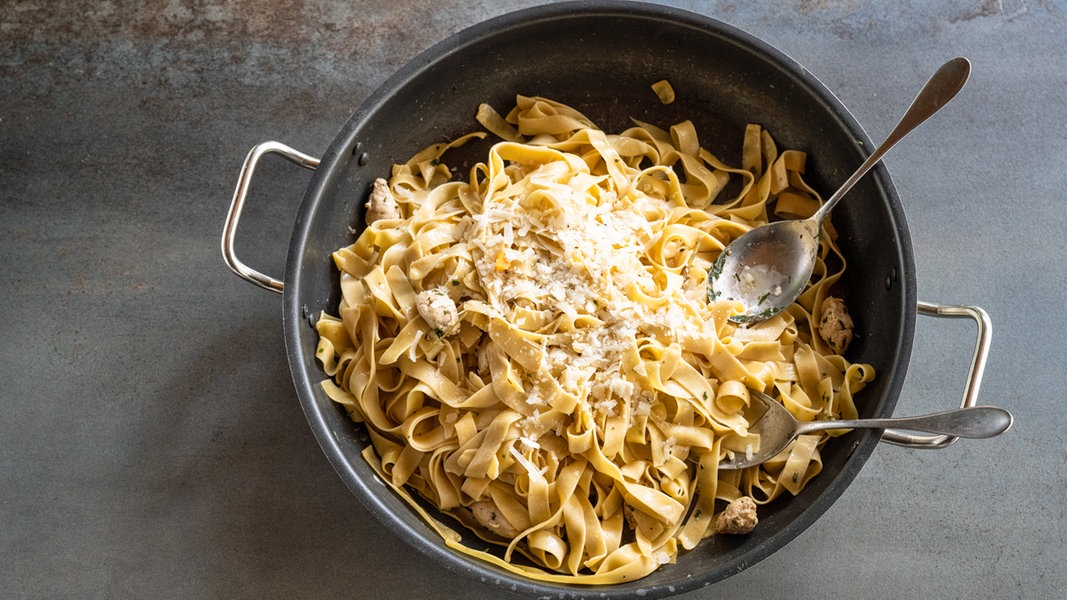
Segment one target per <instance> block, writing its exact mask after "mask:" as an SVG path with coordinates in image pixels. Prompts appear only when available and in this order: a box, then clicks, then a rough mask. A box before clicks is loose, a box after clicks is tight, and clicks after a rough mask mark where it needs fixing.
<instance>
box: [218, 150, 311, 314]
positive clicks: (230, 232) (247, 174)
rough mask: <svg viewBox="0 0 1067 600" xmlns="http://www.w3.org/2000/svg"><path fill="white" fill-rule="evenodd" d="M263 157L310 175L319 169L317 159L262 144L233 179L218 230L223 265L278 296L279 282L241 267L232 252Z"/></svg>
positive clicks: (253, 151)
mask: <svg viewBox="0 0 1067 600" xmlns="http://www.w3.org/2000/svg"><path fill="white" fill-rule="evenodd" d="M267 154H278V155H280V156H281V157H283V158H286V159H288V160H290V161H292V162H294V163H296V164H298V165H300V166H302V167H304V168H306V169H311V170H312V171H314V170H315V169H316V168H317V167H318V166H319V159H317V158H313V157H311V156H308V155H307V154H304V153H303V152H300V151H299V150H294V149H293V148H290V147H289V146H286V145H285V144H282V143H280V142H263V143H261V144H256V145H255V146H253V147H252V150H251V151H249V153H248V156H247V157H245V163H244V166H242V167H241V174H240V175H239V176H238V178H237V189H235V190H234V192H233V200H232V201H231V202H230V210H229V212H228V213H227V214H226V225H225V227H223V229H222V258H223V259H224V260H225V261H226V266H228V267H230V270H231V271H233V272H234V273H236V274H237V276H238V277H240V278H241V279H244V280H245V281H248V282H250V283H253V284H255V285H258V286H259V287H261V288H263V289H267V290H270V291H272V292H277V293H279V294H280V293H282V290H283V289H284V288H285V284H284V283H282V282H281V280H278V279H275V278H273V277H271V276H269V275H264V274H263V273H260V272H259V271H256V270H255V269H253V268H251V267H249V266H248V265H246V264H244V263H243V262H241V259H239V258H237V254H236V253H235V252H234V249H233V241H234V239H235V238H236V237H237V223H238V221H240V219H241V211H243V210H244V205H245V198H246V197H247V196H248V190H249V189H251V187H252V175H253V174H254V173H255V170H256V165H257V164H259V159H261V158H263V157H264V156H266V155H267Z"/></svg>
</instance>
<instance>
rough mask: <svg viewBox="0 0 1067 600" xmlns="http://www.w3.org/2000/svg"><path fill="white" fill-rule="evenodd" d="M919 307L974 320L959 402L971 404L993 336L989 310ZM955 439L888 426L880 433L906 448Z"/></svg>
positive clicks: (925, 311) (928, 312) (922, 310)
mask: <svg viewBox="0 0 1067 600" xmlns="http://www.w3.org/2000/svg"><path fill="white" fill-rule="evenodd" d="M918 309H919V314H920V315H927V316H931V317H948V318H959V317H967V318H970V319H972V320H974V322H975V324H976V325H977V326H978V335H977V340H976V341H975V345H974V354H973V355H972V356H971V368H970V371H969V373H968V375H967V383H966V385H965V386H964V387H963V402H962V403H961V404H960V407H961V408H967V407H969V406H974V405H975V403H976V401H977V399H978V388H979V387H981V385H982V376H983V374H984V373H985V364H986V358H987V357H988V356H989V341H990V339H991V338H992V336H993V322H992V321H991V320H990V319H989V314H988V313H986V311H984V310H982V309H981V308H979V307H977V306H953V305H946V304H931V303H929V302H919V304H918ZM958 439H959V438H958V437H955V436H951V435H914V434H910V433H904V432H903V431H898V430H895V429H887V430H885V431H884V432H883V433H882V441H883V442H889V443H890V444H896V445H898V446H906V447H908V448H930V449H936V448H944V447H946V446H949V445H951V444H953V443H955V441H956V440H958Z"/></svg>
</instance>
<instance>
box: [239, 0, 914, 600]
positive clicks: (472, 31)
mask: <svg viewBox="0 0 1067 600" xmlns="http://www.w3.org/2000/svg"><path fill="white" fill-rule="evenodd" d="M660 79H667V80H669V81H670V82H671V84H672V85H673V87H674V89H675V90H676V92H677V101H676V102H675V103H674V104H671V105H668V106H664V105H663V104H661V103H660V102H659V101H658V99H657V98H656V97H655V95H654V94H653V93H651V91H650V88H649V86H650V85H651V84H652V83H653V82H656V81H658V80H660ZM516 94H524V95H539V96H546V97H549V98H552V99H555V100H558V101H561V102H564V103H566V104H569V105H571V106H573V107H575V108H576V109H578V110H579V111H581V112H582V113H584V114H585V115H587V116H588V117H590V118H591V119H592V120H593V121H594V122H595V123H597V124H598V125H599V126H600V127H601V128H603V129H605V130H607V131H620V130H621V129H623V128H625V127H626V126H628V125H629V123H630V121H629V119H630V118H631V117H635V118H638V119H641V120H645V121H649V122H651V123H653V124H657V125H660V126H663V127H667V126H670V125H671V124H674V123H676V122H678V121H681V120H684V119H691V120H693V121H694V123H695V124H696V126H697V130H698V131H699V132H700V135H701V142H702V144H703V145H704V146H705V147H707V148H709V149H710V150H711V151H712V152H714V153H716V154H718V155H720V156H721V157H722V158H724V159H725V160H727V161H728V162H729V161H733V162H737V160H738V156H737V154H738V153H739V149H740V147H741V138H742V132H743V129H744V126H745V124H746V123H750V122H754V123H760V124H762V125H763V126H764V127H766V128H768V129H769V130H770V131H771V133H772V134H773V135H774V136H775V139H776V140H777V142H778V143H779V146H780V147H786V148H795V149H799V150H804V151H806V152H808V154H809V169H808V172H807V173H806V179H807V180H808V181H809V182H810V183H812V184H813V185H814V186H815V187H816V189H819V190H821V191H823V192H824V195H828V193H827V192H829V191H832V190H833V189H835V188H836V187H837V186H838V185H839V184H840V183H841V182H842V181H843V180H844V179H845V178H846V177H847V176H848V175H849V174H850V173H851V172H852V171H853V170H854V169H855V168H856V167H857V166H858V165H859V164H860V163H861V162H862V161H863V159H864V158H865V151H866V149H870V148H872V147H873V146H872V145H871V143H870V140H869V139H868V137H867V135H866V134H865V133H864V131H863V129H862V128H861V127H860V126H859V124H858V123H857V122H856V120H855V119H854V118H853V117H852V115H850V114H849V112H848V111H847V110H846V109H845V108H844V107H843V106H842V105H841V103H840V102H839V101H838V99H837V98H836V97H834V95H833V94H832V93H831V92H830V91H829V90H827V89H826V87H825V86H823V85H822V84H821V83H820V82H819V81H818V80H817V79H816V78H815V76H813V75H812V74H811V73H809V72H808V71H806V70H805V69H804V68H803V67H802V66H800V65H799V64H797V63H796V62H794V61H793V60H792V59H790V58H789V57H788V56H786V55H784V54H783V53H781V52H779V51H778V50H776V49H774V48H773V47H771V46H770V45H768V44H767V43H765V42H763V41H761V40H759V39H757V38H756V37H753V36H752V35H749V34H747V33H745V32H743V31H740V30H738V29H736V28H734V27H731V26H729V25H726V24H724V23H721V22H719V21H716V20H713V19H710V18H705V17H701V16H698V15H694V14H691V13H688V12H684V11H681V10H677V9H672V8H667V7H662V6H653V5H644V4H632V3H622V2H581V3H564V4H553V5H548V6H542V7H538V8H534V9H530V10H525V11H520V12H516V13H512V14H508V15H505V16H503V17H500V18H496V19H493V20H491V21H488V22H484V23H481V24H478V25H475V26H473V27H471V28H469V29H467V30H465V31H462V32H461V33H458V34H456V35H455V36H453V37H451V38H449V39H447V40H445V41H443V42H441V43H439V44H437V45H436V46H434V47H432V48H430V49H429V50H427V51H426V52H424V53H422V54H421V55H419V56H418V57H417V58H415V59H414V60H412V61H411V62H410V63H409V64H408V65H407V66H405V67H404V68H403V69H401V70H400V71H399V72H397V73H396V74H395V75H394V76H393V77H392V78H390V79H389V80H388V81H386V82H385V83H384V84H383V85H382V86H381V87H380V88H379V89H378V90H377V91H375V92H374V93H373V94H372V95H371V96H370V97H369V98H368V99H367V100H366V101H365V102H364V103H363V104H362V106H360V108H359V109H358V110H357V111H356V112H355V114H353V115H352V117H351V118H350V119H349V121H348V122H347V123H346V124H345V125H344V127H343V129H342V130H341V131H340V133H339V134H338V135H337V137H336V138H335V139H334V141H333V143H332V144H331V145H330V147H329V149H328V150H327V152H326V154H325V156H324V157H323V158H322V159H321V161H320V162H319V163H318V165H317V169H316V172H315V174H314V176H313V179H312V182H311V184H310V186H309V188H308V190H307V194H306V196H305V198H304V201H303V204H302V205H301V207H300V209H299V212H298V217H297V221H296V225H295V228H294V231H293V235H292V240H291V244H290V248H289V255H288V262H287V266H286V271H285V286H284V327H285V341H286V347H287V350H288V354H289V362H290V367H291V370H292V376H293V379H294V381H295V384H296V389H297V393H298V395H299V398H300V402H301V404H302V406H303V409H304V412H305V414H306V415H307V419H308V421H309V423H310V425H311V428H312V429H313V430H314V433H315V435H316V437H317V439H318V441H319V443H320V444H321V446H322V448H323V450H324V451H325V453H326V455H327V457H328V458H329V460H330V462H331V463H332V464H333V466H334V468H335V469H336V470H337V472H338V473H339V474H340V476H341V478H342V479H343V480H344V481H345V483H346V484H347V485H348V486H349V487H350V488H351V490H352V491H353V493H354V494H355V495H356V496H357V497H358V498H359V499H360V501H361V502H362V503H363V504H364V505H366V507H367V509H368V510H369V511H370V512H371V513H373V514H374V515H375V516H376V517H377V518H378V519H380V520H381V521H382V522H383V523H384V524H385V525H386V526H388V528H389V529H391V530H392V531H393V532H395V533H396V535H398V536H400V537H401V538H402V539H404V540H405V541H406V542H408V543H410V544H411V545H412V546H414V547H415V548H417V549H418V550H419V551H420V552H421V553H422V554H423V555H425V556H428V557H430V558H431V559H433V560H436V561H438V562H440V563H441V564H443V565H444V566H446V567H447V568H449V569H452V570H453V571H457V572H460V573H463V574H466V575H469V576H471V577H472V578H474V579H475V580H482V581H486V582H489V583H492V584H495V585H498V586H500V587H501V588H504V589H508V590H512V591H518V592H522V593H527V594H531V595H537V596H551V597H553V598H579V597H605V595H606V596H608V597H612V598H654V597H661V596H666V595H670V594H676V593H682V592H685V591H688V590H692V589H696V588H699V587H703V586H705V585H707V584H709V583H711V582H715V581H718V580H721V579H723V578H725V577H728V576H730V575H732V574H734V573H737V572H739V571H741V570H743V569H745V568H746V567H749V566H751V565H753V564H755V563H756V562H758V561H760V560H761V559H763V558H765V557H767V556H769V555H770V554H771V553H773V552H775V551H777V550H779V549H780V548H782V547H783V546H784V545H785V544H786V543H788V542H789V541H791V540H792V539H794V538H795V537H796V536H797V535H799V534H800V533H801V532H802V531H804V529H806V528H807V527H808V526H809V525H811V524H812V523H813V522H814V521H815V520H816V519H818V518H819V516H820V515H822V514H823V512H825V511H826V509H827V508H829V507H830V505H831V504H832V503H833V502H834V501H835V500H836V499H837V498H838V497H839V496H840V495H841V493H842V492H844V490H845V488H847V487H848V485H849V484H850V483H851V482H852V480H853V479H854V478H855V477H856V474H857V473H858V472H859V470H860V468H861V467H862V466H863V464H864V463H865V462H866V461H867V459H868V457H869V456H870V454H871V452H872V451H873V450H874V448H875V446H876V445H877V443H878V441H879V436H878V433H877V432H870V431H866V432H861V431H856V432H853V433H850V434H848V435H845V436H843V437H840V438H837V439H835V440H833V441H831V442H829V444H828V446H827V448H826V450H825V451H824V453H823V460H824V461H825V462H824V468H823V472H822V473H821V474H820V475H819V476H818V477H816V478H815V479H814V480H813V481H812V482H811V484H809V485H808V487H807V489H805V490H804V491H803V492H802V493H801V494H800V495H799V496H798V497H796V498H782V499H780V500H778V501H776V502H774V503H772V504H771V505H769V506H767V507H764V508H762V509H761V513H760V523H759V526H758V527H757V528H756V530H755V531H754V532H753V533H751V534H750V535H747V536H714V537H712V538H709V539H708V540H706V541H705V542H704V543H702V545H700V546H698V547H697V548H696V549H695V550H693V551H691V552H689V553H686V554H683V555H681V556H680V557H679V559H678V561H677V563H676V564H673V565H664V566H663V567H662V568H661V569H659V570H658V571H656V572H655V573H653V574H652V575H650V576H648V577H647V578H644V579H641V580H639V581H634V582H630V583H626V584H620V585H612V586H606V587H593V588H591V587H577V586H562V585H554V584H545V583H538V582H534V581H530V580H527V579H524V578H521V577H519V576H517V575H514V574H512V573H510V572H506V571H503V570H501V569H498V568H496V567H494V566H492V565H490V564H487V563H484V562H480V561H476V560H473V559H470V558H468V557H465V556H462V555H460V554H458V553H455V552H453V551H451V550H449V549H447V548H446V547H445V546H444V545H443V543H442V541H441V539H440V538H439V537H438V535H437V534H436V533H435V532H434V531H433V530H431V529H430V528H429V527H428V526H427V525H426V524H425V523H424V522H423V521H422V519H421V518H420V517H419V516H418V515H417V514H416V513H415V512H414V511H413V510H412V509H411V508H410V507H409V506H408V505H407V504H406V503H405V502H404V501H403V500H401V499H400V498H398V497H396V496H395V495H394V494H393V493H392V492H391V490H390V489H389V488H388V487H387V486H385V485H383V484H382V483H381V482H379V481H376V476H375V475H374V473H373V471H372V470H371V468H370V467H369V466H368V465H367V464H366V462H365V461H364V460H363V458H362V457H361V456H360V453H361V451H362V450H363V448H364V447H365V446H366V445H367V444H368V443H369V441H368V438H367V437H366V435H365V434H364V433H363V431H362V430H361V428H360V427H358V426H356V425H354V424H353V423H352V422H351V421H350V420H349V418H348V416H347V415H346V413H345V411H344V410H342V409H341V408H339V407H338V406H336V405H335V404H334V403H332V402H331V401H330V400H329V399H328V398H327V397H326V396H325V395H324V394H323V393H322V392H321V390H320V389H319V382H320V381H321V380H322V379H324V377H325V376H324V374H323V372H322V371H321V369H320V368H319V365H318V364H317V363H316V361H315V358H314V355H315V346H316V342H317V339H318V336H317V335H316V332H315V330H314V328H313V327H312V325H311V319H313V318H314V316H315V315H317V314H319V312H320V311H327V312H330V313H334V314H335V313H336V307H337V303H338V300H339V290H338V287H337V272H336V271H335V269H334V267H333V265H332V261H331V260H330V254H331V252H333V251H334V250H336V249H338V248H340V247H343V246H346V245H348V244H350V243H352V241H353V240H354V234H353V232H352V230H351V228H352V227H356V228H357V229H358V228H359V227H361V226H362V215H361V214H358V211H359V209H358V208H356V207H358V206H360V205H362V201H363V199H365V198H366V195H367V193H368V191H369V189H370V186H371V184H372V182H373V181H374V179H375V178H376V177H381V176H386V175H387V174H388V173H389V172H390V167H391V165H392V164H393V163H394V162H403V161H405V160H406V159H407V158H408V157H409V156H411V155H412V154H413V153H414V152H416V151H418V150H420V149H422V148H424V147H425V146H427V145H429V144H430V143H433V142H437V141H444V140H449V139H452V138H454V137H456V136H458V135H460V134H462V133H466V132H469V131H471V130H473V129H475V128H476V127H477V125H476V123H475V121H474V119H473V116H474V112H475V109H476V108H477V106H478V104H479V103H481V102H488V103H490V104H492V105H493V106H494V107H496V108H497V109H498V110H499V111H501V112H504V111H506V110H508V109H509V108H510V107H511V106H512V104H513V102H514V98H515V95H516ZM463 150H464V151H466V152H469V155H468V156H462V157H460V159H459V162H460V163H462V162H463V161H467V162H470V161H473V160H475V157H476V156H478V155H479V153H482V154H484V151H485V147H484V146H482V147H479V146H471V147H465V148H464V149H463ZM304 162H305V164H306V165H307V166H314V164H315V163H314V159H308V160H305V161H304ZM448 162H449V164H450V165H452V166H461V165H460V164H457V159H456V158H455V157H454V156H453V157H449V160H448ZM235 203H236V198H235ZM235 220H236V219H234V221H235ZM833 223H834V225H835V227H836V228H837V230H838V231H839V233H840V235H841V237H840V240H839V242H840V246H841V248H842V250H843V252H844V253H845V256H846V257H847V258H848V259H849V260H850V264H849V269H848V271H847V274H846V277H845V279H844V280H843V281H842V282H841V284H840V285H841V288H842V291H843V292H844V295H845V296H846V298H847V301H848V303H849V306H850V310H851V312H852V313H853V316H854V318H855V320H856V327H857V330H858V331H857V332H858V334H859V335H857V336H856V339H855V341H854V342H853V344H852V346H851V348H850V349H849V358H850V359H852V360H853V361H862V362H867V363H871V364H873V365H874V367H875V368H876V369H877V374H878V377H877V379H876V381H874V382H873V384H871V385H869V386H868V387H867V388H866V389H864V390H863V392H862V393H861V395H860V397H859V398H858V404H859V409H860V414H861V416H863V417H875V416H888V415H890V414H891V413H892V412H893V408H894V405H895V404H896V401H897V397H898V394H899V392H900V388H901V384H902V382H903V380H904V375H905V371H906V368H907V364H908V359H909V355H910V352H911V341H912V335H913V331H914V326H915V314H916V297H915V279H914V269H913V258H912V248H911V242H910V238H909V235H908V231H907V226H906V224H905V220H904V214H903V211H902V209H901V205H900V202H899V200H898V198H897V194H896V192H895V190H894V188H893V184H892V183H891V181H890V179H889V176H888V174H887V173H886V171H885V169H884V168H883V167H881V166H878V167H876V168H875V169H874V170H873V171H872V172H871V173H870V174H869V175H868V176H867V177H866V178H864V179H863V180H862V181H861V182H860V183H859V184H858V185H857V186H856V188H855V189H854V190H853V191H852V192H851V194H850V196H849V200H848V202H845V203H842V205H841V206H840V207H839V208H838V209H837V210H836V211H835V212H834V215H833ZM234 225H235V223H234ZM231 266H233V264H232V263H231ZM257 283H259V284H260V285H264V286H265V287H274V288H275V289H276V290H280V289H281V285H280V284H279V283H278V282H274V285H267V284H264V283H263V282H257ZM457 530H460V531H462V528H459V527H457ZM474 539H475V538H474V537H473V536H471V541H472V543H476V542H474V541H473V540H474ZM353 543H363V542H359V541H354V542H353ZM482 545H483V544H478V546H479V547H481V546H482ZM412 560H421V559H420V558H418V557H417V556H413V557H412Z"/></svg>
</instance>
